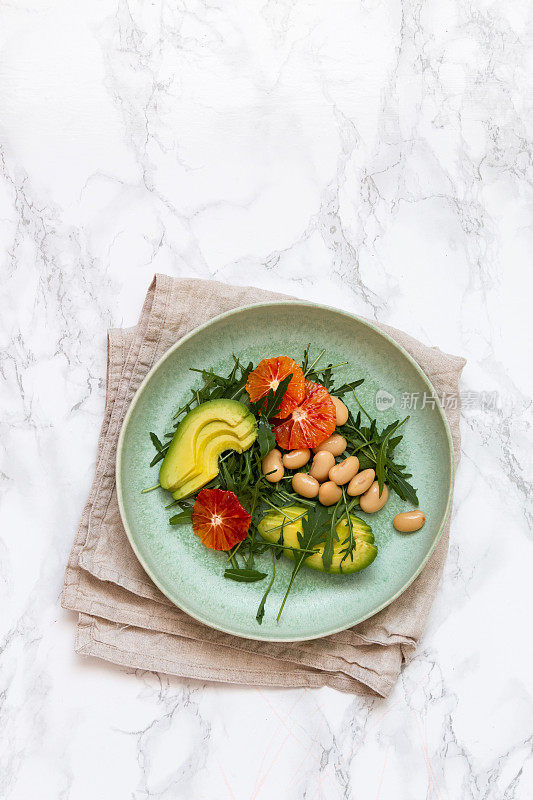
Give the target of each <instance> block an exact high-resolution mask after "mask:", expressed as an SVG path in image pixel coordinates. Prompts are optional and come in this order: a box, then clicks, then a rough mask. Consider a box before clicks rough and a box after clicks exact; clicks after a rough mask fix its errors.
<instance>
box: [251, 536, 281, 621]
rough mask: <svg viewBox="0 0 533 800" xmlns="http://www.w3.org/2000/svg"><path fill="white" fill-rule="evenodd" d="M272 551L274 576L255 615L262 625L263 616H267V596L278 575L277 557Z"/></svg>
mask: <svg viewBox="0 0 533 800" xmlns="http://www.w3.org/2000/svg"><path fill="white" fill-rule="evenodd" d="M270 553H271V555H272V577H271V578H270V583H269V584H268V586H267V588H266V590H265V593H264V595H263V597H262V598H261V602H260V603H259V607H258V609H257V614H256V615H255V618H256V620H257V622H258V623H259V625H261V623H262V622H263V617H264V616H265V603H266V599H267V597H268V595H269V593H270V590H271V589H272V585H273V583H274V578H275V577H276V557H275V555H274V551H273V550H271V551H270Z"/></svg>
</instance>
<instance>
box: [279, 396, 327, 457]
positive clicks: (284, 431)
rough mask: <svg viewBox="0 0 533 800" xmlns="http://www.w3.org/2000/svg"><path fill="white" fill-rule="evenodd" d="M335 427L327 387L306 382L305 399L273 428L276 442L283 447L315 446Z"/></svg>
mask: <svg viewBox="0 0 533 800" xmlns="http://www.w3.org/2000/svg"><path fill="white" fill-rule="evenodd" d="M334 430H335V406H334V404H333V400H332V399H331V397H330V396H329V392H328V390H327V389H326V388H325V387H324V386H322V385H321V384H320V383H313V381H306V382H305V400H304V401H303V403H301V405H299V406H297V407H296V408H295V409H294V410H293V411H292V413H291V415H290V417H289V418H288V419H286V420H284V421H283V422H280V423H279V424H278V425H275V426H274V428H273V431H274V433H275V435H276V442H277V443H278V444H279V446H280V447H283V448H284V449H285V450H299V449H301V448H304V447H317V446H318V445H319V444H320V442H323V441H324V439H327V438H328V436H331V434H332V433H333V431H334Z"/></svg>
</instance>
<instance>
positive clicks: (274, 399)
mask: <svg viewBox="0 0 533 800" xmlns="http://www.w3.org/2000/svg"><path fill="white" fill-rule="evenodd" d="M291 380H292V372H291V373H289V375H287V376H286V377H285V378H283V380H282V381H281V383H280V384H279V386H278V388H277V389H276V391H274V390H273V389H269V392H268V394H267V396H266V397H261V398H260V399H259V400H258V401H257V402H256V403H251V407H252V411H253V413H254V414H255V415H256V416H259V415H260V414H261V416H264V417H266V418H267V419H270V418H271V417H275V416H276V414H277V412H278V410H279V407H280V405H281V401H282V400H283V398H284V396H285V392H286V391H287V389H288V387H289V383H290V382H291Z"/></svg>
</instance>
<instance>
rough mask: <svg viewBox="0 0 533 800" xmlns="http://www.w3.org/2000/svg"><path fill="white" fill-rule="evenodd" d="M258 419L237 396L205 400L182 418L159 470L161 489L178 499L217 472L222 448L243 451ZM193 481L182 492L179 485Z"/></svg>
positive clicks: (255, 433)
mask: <svg viewBox="0 0 533 800" xmlns="http://www.w3.org/2000/svg"><path fill="white" fill-rule="evenodd" d="M256 437H257V423H256V421H255V417H254V416H253V414H252V413H251V412H250V411H249V410H248V409H247V408H246V406H245V405H243V404H242V403H239V402H238V401H237V400H227V399H220V400H208V401H207V402H206V403H201V405H199V406H197V407H196V408H193V410H192V411H189V413H188V414H186V415H185V417H184V418H183V419H182V421H181V422H180V424H179V425H178V427H177V428H176V433H175V434H174V436H173V438H172V441H171V443H170V447H169V448H168V451H167V454H166V456H165V458H164V459H163V463H162V464H161V469H160V470H159V483H160V484H161V486H162V487H163V489H168V491H170V492H178V493H179V497H178V498H175V499H180V498H181V497H185V496H186V494H190V493H191V491H196V489H199V488H200V487H201V486H204V485H205V484H206V483H209V481H210V480H212V479H213V478H214V477H215V476H216V475H218V457H219V455H220V454H221V453H222V452H224V450H237V451H238V452H239V453H242V452H243V451H244V450H247V449H248V448H249V447H251V445H252V444H253V443H254V441H255V439H256ZM190 484H194V487H195V488H194V489H191V490H187V491H186V493H185V494H184V493H183V492H182V491H181V488H180V487H185V486H187V487H188V486H189V485H190Z"/></svg>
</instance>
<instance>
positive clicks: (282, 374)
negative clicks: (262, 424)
mask: <svg viewBox="0 0 533 800" xmlns="http://www.w3.org/2000/svg"><path fill="white" fill-rule="evenodd" d="M291 373H292V378H291V382H290V383H289V386H288V388H287V391H286V392H285V394H284V396H283V400H282V401H281V405H280V407H279V411H278V416H279V417H280V419H285V417H287V416H288V415H289V414H290V413H291V411H292V410H293V409H294V408H296V406H297V405H298V404H299V403H301V402H302V400H303V399H304V397H305V378H304V374H303V371H302V368H301V367H300V366H298V364H297V363H296V361H295V360H294V359H293V358H289V357H288V356H276V357H274V358H264V359H263V360H262V361H260V362H259V364H258V365H257V367H256V368H255V369H254V371H253V372H251V373H250V375H249V376H248V380H247V381H246V391H247V392H248V395H249V397H250V400H251V401H252V403H256V402H257V401H258V400H260V399H261V398H262V397H266V395H267V394H268V393H269V391H270V390H271V389H272V390H273V391H276V389H277V388H278V386H279V385H280V383H281V381H282V380H283V379H284V378H286V377H287V375H290V374H291Z"/></svg>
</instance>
